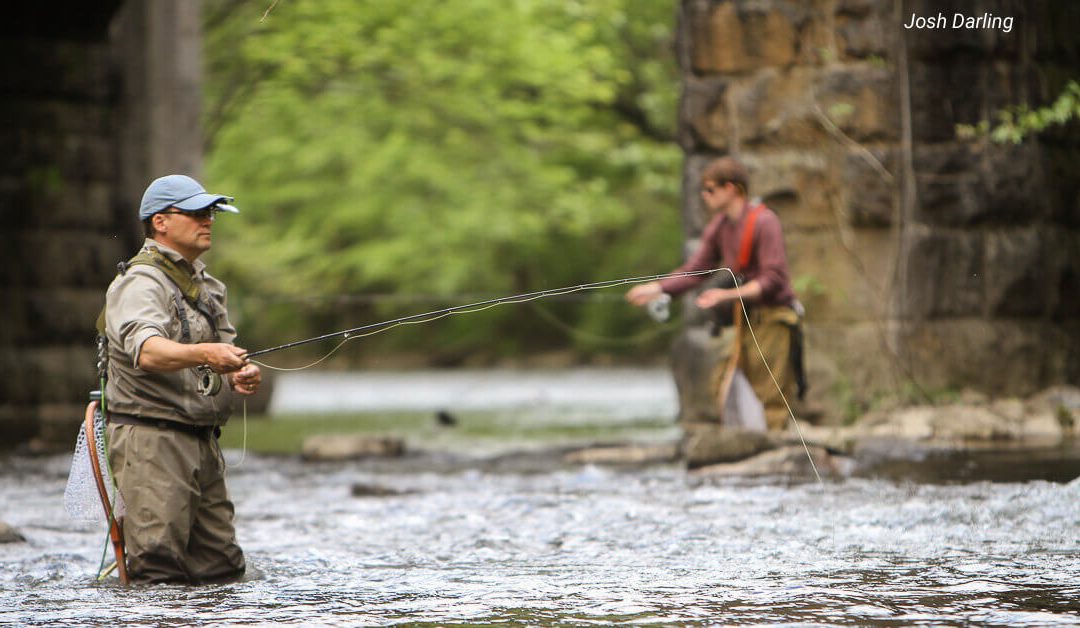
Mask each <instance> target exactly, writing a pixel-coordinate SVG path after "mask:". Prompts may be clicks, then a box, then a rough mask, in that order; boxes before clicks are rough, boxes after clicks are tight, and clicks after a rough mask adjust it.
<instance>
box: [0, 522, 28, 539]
mask: <svg viewBox="0 0 1080 628" xmlns="http://www.w3.org/2000/svg"><path fill="white" fill-rule="evenodd" d="M25 541H26V537H24V536H23V535H22V534H20V533H19V531H18V530H16V529H15V528H13V527H11V526H10V525H9V524H7V523H4V522H3V521H0V543H24V542H25Z"/></svg>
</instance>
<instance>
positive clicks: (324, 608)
mask: <svg viewBox="0 0 1080 628" xmlns="http://www.w3.org/2000/svg"><path fill="white" fill-rule="evenodd" d="M67 464H68V460H67V459H66V458H64V457H56V458H39V459H21V458H13V459H6V460H2V461H0V494H2V495H3V503H4V510H3V513H2V514H0V518H2V519H5V520H7V521H8V522H9V523H12V524H13V525H15V526H16V527H18V528H19V529H20V530H21V531H22V532H23V534H24V535H25V536H26V537H27V539H28V542H27V543H21V544H13V545H2V546H0V564H2V565H3V567H4V568H3V570H2V572H0V624H5V625H6V624H15V625H43V624H68V625H70V624H114V623H121V622H123V623H138V624H146V625H151V624H153V625H161V624H164V625H190V624H193V623H214V624H227V623H236V624H244V625H253V624H254V625H269V624H275V623H294V624H333V625H351V624H393V623H404V622H408V623H435V624H445V623H455V622H523V623H533V624H544V623H555V622H567V623H578V622H595V621H602V622H614V621H618V622H623V621H633V622H636V623H656V624H670V623H680V624H688V623H690V624H694V623H700V624H712V623H775V622H792V623H824V624H859V625H865V624H875V625H898V626H899V625H912V624H928V625H941V624H958V623H976V624H998V625H1023V624H1027V625H1047V624H1061V625H1064V624H1077V623H1080V615H1078V614H1077V612H1078V611H1080V534H1078V532H1080V481H1074V482H1071V483H1068V484H1054V483H1048V482H1040V481H1033V482H1025V483H984V482H983V483H970V484H945V485H922V484H910V483H897V482H891V481H886V480H880V479H853V480H847V481H843V482H837V483H828V484H825V485H823V486H822V485H816V484H798V485H787V484H785V483H783V482H780V481H774V482H771V483H770V482H760V481H759V482H753V483H750V482H724V483H701V482H696V481H692V480H690V479H688V478H687V477H686V475H685V473H684V472H683V471H682V470H681V469H679V468H676V467H673V466H658V467H651V468H646V469H638V470H621V471H615V470H608V469H601V468H597V467H591V466H586V467H566V468H563V467H559V466H558V465H552V466H551V468H549V469H547V470H545V471H542V472H535V473H489V472H483V471H479V470H476V469H470V468H467V466H468V465H465V468H459V469H456V470H453V471H450V472H443V473H431V472H423V471H417V470H416V469H415V467H410V468H408V469H405V468H403V469H401V470H395V469H394V467H393V465H386V464H382V465H379V466H375V465H369V464H365V463H347V464H334V465H329V464H320V465H304V464H302V463H300V462H298V461H297V460H295V459H292V458H285V459H282V458H267V457H261V456H256V455H253V454H250V453H249V454H248V457H247V460H246V461H245V462H244V464H243V465H242V466H241V467H239V468H238V469H235V470H234V471H233V472H232V474H231V480H230V486H231V489H232V493H233V496H234V498H235V501H236V503H237V512H238V521H237V524H238V531H239V535H240V541H241V544H242V545H243V546H244V547H245V549H246V551H247V553H248V559H249V564H250V565H251V566H252V568H253V572H254V573H253V574H252V575H251V576H250V577H249V578H248V579H247V580H246V581H244V582H239V583H234V584H229V585H220V586H209V587H200V588H192V587H181V586H165V587H151V588H123V587H119V586H116V585H113V584H103V585H99V584H96V583H93V582H92V581H91V577H90V574H91V573H92V572H93V571H94V570H95V568H96V566H97V564H98V562H99V560H100V557H101V554H102V551H103V550H104V548H105V546H104V541H105V537H104V534H103V531H96V530H89V529H81V528H77V527H76V526H74V525H72V524H70V523H69V522H68V521H67V520H66V518H65V515H64V511H63V506H62V493H63V487H64V480H65V478H66V473H67ZM356 483H363V484H374V485H382V486H388V487H393V488H396V489H399V490H401V491H404V493H403V494H401V495H397V496H389V497H378V498H358V497H352V496H351V492H350V489H351V486H352V485H353V484H356Z"/></svg>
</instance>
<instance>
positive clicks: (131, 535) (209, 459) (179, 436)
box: [108, 424, 245, 584]
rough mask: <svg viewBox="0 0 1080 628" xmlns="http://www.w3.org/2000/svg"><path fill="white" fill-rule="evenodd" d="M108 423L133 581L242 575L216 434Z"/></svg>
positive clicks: (195, 581) (203, 579)
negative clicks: (209, 434)
mask: <svg viewBox="0 0 1080 628" xmlns="http://www.w3.org/2000/svg"><path fill="white" fill-rule="evenodd" d="M108 430H109V431H108V435H109V463H110V465H111V466H112V471H113V475H114V477H115V478H116V483H117V487H118V488H119V490H120V494H121V495H122V496H123V498H124V505H125V515H124V520H123V524H124V545H125V550H126V552H127V568H128V574H129V575H130V577H131V581H132V582H136V583H151V582H184V583H191V584H198V583H202V582H212V581H223V580H231V579H236V578H239V577H240V576H242V575H243V573H244V569H245V564H244V553H243V552H242V551H241V550H240V546H239V545H237V543H236V531H235V529H234V528H233V504H232V502H231V501H230V500H229V495H228V492H227V491H226V489H225V460H224V458H223V457H222V455H221V448H220V447H219V446H218V443H217V439H216V438H214V437H213V436H199V435H196V434H191V433H187V432H181V431H176V430H171V429H163V428H158V427H151V426H141V425H115V424H110V425H109V426H108Z"/></svg>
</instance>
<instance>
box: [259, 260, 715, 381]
mask: <svg viewBox="0 0 1080 628" xmlns="http://www.w3.org/2000/svg"><path fill="white" fill-rule="evenodd" d="M720 270H721V269H719V268H714V269H711V270H695V271H686V272H679V273H667V274H663V275H648V276H644V277H627V278H624V279H611V280H608V281H598V282H595V283H586V284H581V285H577V286H568V287H564V288H551V289H548V290H540V291H539V292H527V293H524V294H515V295H511V296H507V297H499V298H497V299H488V300H486V301H479V302H477V303H468V304H466V305H457V306H454V307H449V308H445V309H442V310H435V311H432V312H424V313H422V314H413V315H411V316H404V317H401V318H395V319H392V320H388V321H382V322H379V323H372V324H370V325H363V326H361V327H355V328H353V329H346V330H342V331H338V332H334V333H330V334H324V335H322V336H315V337H314V338H308V339H306V340H297V341H295V342H290V343H286V344H283V345H280V346H277V347H271V348H269V349H260V350H258V351H252V352H250V353H248V354H247V358H248V359H249V360H250V359H251V358H253V357H255V356H258V355H265V354H267V353H273V352H275V351H282V350H285V349H291V348H293V347H298V346H301V345H306V344H310V343H313V342H319V341H320V340H330V339H331V338H337V337H339V336H340V337H342V338H343V339H342V341H341V342H340V343H338V344H337V345H336V346H335V347H334V348H333V349H331V350H330V351H329V352H328V353H326V354H325V355H324V356H322V357H321V358H319V359H317V360H315V361H314V362H312V363H310V364H307V365H305V366H300V367H295V368H286V367H276V366H271V365H269V364H266V363H264V362H260V361H257V360H251V361H252V362H253V363H255V364H258V365H259V366H263V367H266V368H268V369H272V370H275V371H302V370H304V369H308V368H311V367H313V366H315V365H317V364H320V363H322V362H323V361H325V360H326V359H327V358H329V357H330V356H331V355H333V354H334V353H336V352H337V351H338V349H340V348H341V347H342V346H344V344H345V343H346V342H349V341H350V340H356V339H358V338H367V337H369V336H374V335H375V334H381V333H383V332H385V331H390V330H391V329H394V328H397V327H401V326H403V325H421V324H424V323H430V322H433V321H437V320H439V319H443V318H447V317H449V316H457V315H460V314H474V313H476V312H483V311H484V310H488V309H491V308H493V307H495V306H497V305H508V304H517V303H528V302H530V301H536V300H537V299H544V298H547V297H554V296H561V295H564V294H572V293H575V292H583V291H586V290H599V289H601V288H613V287H616V286H625V285H630V284H635V283H646V282H649V281H658V280H660V279H667V278H671V277H695V276H698V275H710V274H712V273H715V272H718V271H720Z"/></svg>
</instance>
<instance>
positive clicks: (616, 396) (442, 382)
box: [270, 368, 678, 420]
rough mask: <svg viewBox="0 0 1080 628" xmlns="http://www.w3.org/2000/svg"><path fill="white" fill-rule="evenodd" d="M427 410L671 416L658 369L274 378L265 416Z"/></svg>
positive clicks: (669, 387) (672, 400) (667, 377)
mask: <svg viewBox="0 0 1080 628" xmlns="http://www.w3.org/2000/svg"><path fill="white" fill-rule="evenodd" d="M427 410H470V411H490V410H518V411H525V412H529V413H531V412H534V411H535V412H543V413H548V412H550V411H551V410H561V411H569V412H570V413H571V414H579V415H588V416H590V417H591V418H598V417H611V418H613V419H623V420H625V419H634V418H667V417H673V416H675V414H676V413H677V412H678V395H677V392H676V389H675V383H674V380H673V379H672V376H671V372H670V371H669V370H667V369H663V368H579V369H566V370H514V369H499V370H478V369H455V370H415V371H368V372H348V373H340V372H310V371H309V372H303V373H285V374H280V375H277V376H276V378H275V380H274V393H273V397H272V399H271V403H270V413H271V414H281V415H284V414H295V413H301V412H302V413H312V412H315V413H340V412H387V411H427Z"/></svg>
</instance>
